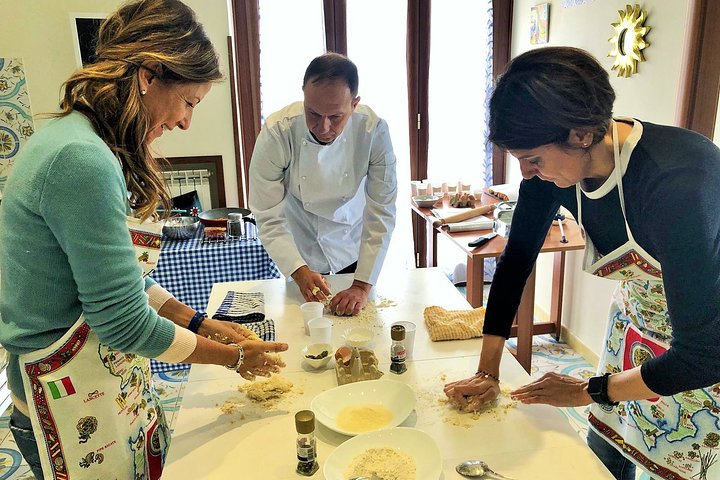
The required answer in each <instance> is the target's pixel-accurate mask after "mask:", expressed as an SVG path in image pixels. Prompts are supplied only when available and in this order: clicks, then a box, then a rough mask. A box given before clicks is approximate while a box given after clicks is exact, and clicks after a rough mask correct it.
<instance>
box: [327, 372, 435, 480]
mask: <svg viewBox="0 0 720 480" xmlns="http://www.w3.org/2000/svg"><path fill="white" fill-rule="evenodd" d="M360 383H364V382H360ZM369 448H395V449H398V450H400V451H401V452H403V453H405V454H407V455H409V456H410V457H411V458H412V459H413V463H415V472H416V473H415V475H416V476H415V478H416V479H417V480H437V479H438V478H440V474H441V473H442V458H441V457H440V450H439V449H438V447H437V444H436V443H435V440H433V439H432V437H431V436H430V435H428V434H427V433H425V432H423V431H421V430H417V429H415V428H405V427H398V428H387V429H385V430H378V431H375V432H372V433H366V434H364V435H358V436H357V437H353V438H351V439H349V440H347V441H346V442H343V443H341V444H340V445H339V446H338V447H337V448H336V449H335V450H333V451H332V452H330V455H328V457H327V460H325V465H324V466H323V474H324V475H325V478H347V477H346V476H345V471H346V470H347V469H348V467H349V466H350V464H351V463H352V461H353V460H354V459H355V457H357V456H358V455H361V454H362V453H363V452H365V451H366V450H367V449H369Z"/></svg>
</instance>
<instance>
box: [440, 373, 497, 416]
mask: <svg viewBox="0 0 720 480" xmlns="http://www.w3.org/2000/svg"><path fill="white" fill-rule="evenodd" d="M443 390H444V392H445V395H447V397H448V399H449V400H450V402H451V403H453V404H455V405H457V406H458V407H459V408H460V409H461V410H465V411H468V412H476V411H478V410H480V408H481V407H482V406H483V405H484V404H486V403H488V402H491V401H493V400H495V399H496V398H497V397H498V396H499V395H500V382H498V381H497V380H495V379H493V378H491V377H487V376H480V375H473V376H472V377H470V378H466V379H464V380H458V381H456V382H451V383H448V384H447V385H445V388H444V389H443Z"/></svg>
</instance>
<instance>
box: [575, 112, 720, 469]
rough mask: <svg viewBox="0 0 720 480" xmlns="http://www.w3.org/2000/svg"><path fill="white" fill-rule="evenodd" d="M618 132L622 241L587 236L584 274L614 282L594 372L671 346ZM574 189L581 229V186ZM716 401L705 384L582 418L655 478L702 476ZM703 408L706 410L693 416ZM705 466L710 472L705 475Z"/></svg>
mask: <svg viewBox="0 0 720 480" xmlns="http://www.w3.org/2000/svg"><path fill="white" fill-rule="evenodd" d="M617 138H618V136H617V126H616V124H615V122H614V121H613V144H614V153H615V170H614V175H615V178H616V180H617V188H618V193H619V195H620V206H621V209H622V213H623V217H624V218H625V229H626V231H627V236H628V241H627V242H626V243H625V244H624V245H621V246H620V247H618V248H616V249H615V250H613V251H612V252H610V253H609V254H607V255H605V256H602V257H601V256H600V255H599V254H598V252H597V251H596V250H595V246H594V245H593V243H592V240H591V239H590V238H589V237H588V236H587V235H586V236H585V238H586V245H585V258H584V262H583V263H584V270H585V271H586V272H588V273H590V274H592V275H596V276H599V277H603V278H609V279H615V280H619V281H620V283H619V285H618V286H617V288H616V289H615V293H614V294H613V299H612V302H611V305H610V313H609V320H608V327H607V328H608V331H607V334H606V337H605V339H606V341H605V348H604V349H603V352H602V355H601V358H600V364H599V368H598V370H599V372H598V373H599V374H602V373H605V372H611V373H617V372H620V371H623V370H629V369H632V368H634V367H637V366H639V365H641V364H642V363H643V362H645V361H646V360H648V359H650V358H653V357H656V356H658V355H661V354H662V353H663V352H665V351H666V350H667V349H668V348H670V347H669V343H670V339H671V336H672V328H671V325H670V319H669V316H668V312H667V301H666V299H665V293H664V287H663V281H662V271H661V266H660V263H659V262H658V261H657V260H655V259H654V258H653V257H652V256H651V255H650V254H648V253H647V252H646V251H645V250H644V249H643V248H642V247H641V246H640V245H638V244H637V242H635V239H634V238H633V235H632V232H631V231H630V227H629V225H628V223H627V215H626V213H625V199H624V195H623V188H622V168H621V162H620V153H619V147H618V140H617ZM576 193H577V203H578V224H579V225H580V226H581V228H582V204H581V193H580V186H579V185H578V186H577V187H576ZM719 407H720V391H718V389H717V388H716V389H715V390H713V388H712V387H709V388H705V389H698V390H692V391H687V392H681V393H678V394H676V395H673V396H671V397H659V398H653V399H648V400H638V401H628V402H620V404H619V405H618V406H616V407H607V406H601V405H597V404H594V405H592V406H591V408H590V415H589V419H588V420H589V422H590V426H591V428H593V429H594V430H595V431H596V432H598V433H599V434H601V435H602V436H604V437H605V438H606V440H608V441H609V442H610V443H611V444H612V445H613V446H615V447H616V448H617V449H618V450H619V451H621V452H622V453H623V455H625V456H626V457H627V458H629V459H631V460H632V461H634V462H635V463H637V464H639V465H641V466H642V467H643V468H644V469H646V470H647V471H649V472H650V473H651V475H652V476H653V477H656V478H664V479H671V480H706V479H710V478H719V477H716V476H713V475H720V467H718V466H713V463H714V459H715V458H716V454H717V447H718V444H719V443H720V435H718V433H717V432H718V428H717V425H718V423H716V422H718V421H719V418H720V415H719V414H720V408H719ZM701 412H705V413H707V414H709V415H698V414H700V413H701ZM713 418H714V419H713ZM709 470H712V472H714V473H710V474H709V475H708V471H709Z"/></svg>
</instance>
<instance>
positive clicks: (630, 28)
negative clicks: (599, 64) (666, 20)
mask: <svg viewBox="0 0 720 480" xmlns="http://www.w3.org/2000/svg"><path fill="white" fill-rule="evenodd" d="M618 13H619V14H620V21H619V22H617V23H611V24H610V25H611V26H612V27H613V28H614V29H615V35H613V36H612V38H610V39H609V41H610V43H611V44H612V51H611V52H610V53H609V54H608V56H609V57H615V61H614V62H613V66H612V70H617V75H618V77H629V76H631V75H634V74H636V73H637V67H638V62H644V61H645V56H644V55H643V52H642V51H643V50H644V49H645V48H647V47H648V46H649V45H650V44H649V43H648V42H647V41H645V35H647V33H648V32H649V31H650V27H646V26H644V25H643V24H644V23H645V19H646V18H647V12H646V11H645V10H640V5H638V4H635V6H634V7H633V6H630V5H626V6H625V10H618Z"/></svg>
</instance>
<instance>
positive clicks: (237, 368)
mask: <svg viewBox="0 0 720 480" xmlns="http://www.w3.org/2000/svg"><path fill="white" fill-rule="evenodd" d="M228 345H231V346H233V347H237V349H238V359H237V363H235V364H234V365H225V368H227V369H228V370H235V371H236V372H237V373H240V367H241V366H242V364H243V361H244V360H245V350H244V349H243V347H242V345H239V344H237V343H228Z"/></svg>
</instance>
